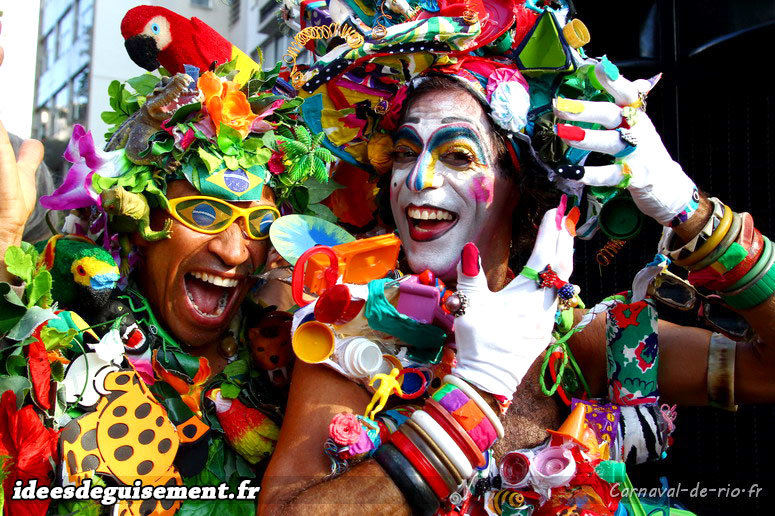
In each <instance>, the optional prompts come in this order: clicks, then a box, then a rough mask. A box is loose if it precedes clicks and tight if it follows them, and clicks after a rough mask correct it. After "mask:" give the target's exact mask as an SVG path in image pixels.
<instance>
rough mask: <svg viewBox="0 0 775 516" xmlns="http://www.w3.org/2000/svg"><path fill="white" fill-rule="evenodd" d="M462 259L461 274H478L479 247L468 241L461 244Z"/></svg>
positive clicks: (472, 275)
mask: <svg viewBox="0 0 775 516" xmlns="http://www.w3.org/2000/svg"><path fill="white" fill-rule="evenodd" d="M460 259H461V260H462V262H463V263H462V266H461V268H462V269H463V274H465V275H466V276H470V277H474V276H476V275H477V274H479V249H478V248H477V247H476V244H474V243H473V242H468V243H467V244H466V245H465V246H463V253H462V255H461V257H460Z"/></svg>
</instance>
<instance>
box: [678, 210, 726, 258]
mask: <svg viewBox="0 0 775 516" xmlns="http://www.w3.org/2000/svg"><path fill="white" fill-rule="evenodd" d="M732 215H733V214H732V210H731V209H729V206H726V205H725V206H724V216H723V217H722V218H721V222H719V225H718V227H717V228H716V231H714V232H713V234H712V235H710V238H708V239H707V240H706V241H705V243H704V244H702V245H701V246H700V248H699V249H697V250H696V251H694V252H693V253H692V254H690V255H689V256H687V257H686V258H684V259H683V260H676V261H675V264H676V265H680V266H681V267H691V266H692V265H694V264H695V263H697V262H699V261H700V260H702V259H703V258H705V257H706V256H708V255H709V254H710V253H711V251H713V250H714V249H715V248H716V247H718V245H719V243H720V242H721V241H722V240H723V239H724V237H725V236H726V234H727V231H729V228H730V226H732Z"/></svg>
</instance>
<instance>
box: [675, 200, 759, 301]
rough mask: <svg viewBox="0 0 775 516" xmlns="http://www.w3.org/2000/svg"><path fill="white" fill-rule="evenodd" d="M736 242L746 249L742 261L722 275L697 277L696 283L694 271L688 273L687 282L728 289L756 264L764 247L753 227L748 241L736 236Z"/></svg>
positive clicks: (714, 288)
mask: <svg viewBox="0 0 775 516" xmlns="http://www.w3.org/2000/svg"><path fill="white" fill-rule="evenodd" d="M746 215H747V214H746ZM751 220H753V219H751ZM741 235H742V231H741ZM737 243H738V244H740V245H741V246H742V247H744V248H745V249H746V250H747V253H746V256H745V258H743V261H741V262H740V263H738V264H737V265H736V266H735V267H734V268H733V269H732V270H731V271H729V272H727V273H726V274H724V275H723V276H718V275H717V274H713V275H711V274H708V276H709V277H698V278H697V279H698V280H699V281H698V282H697V283H695V279H694V278H693V275H694V274H695V273H689V282H691V283H692V284H695V285H699V286H702V287H706V288H709V289H711V290H718V291H722V290H727V289H729V288H730V287H731V286H732V285H734V284H735V283H737V282H738V281H740V279H741V278H742V277H743V276H745V275H746V274H747V273H748V271H750V270H751V268H752V267H753V266H754V265H755V264H756V262H757V260H759V257H760V256H761V254H762V250H763V249H764V238H763V237H762V234H761V233H760V232H759V230H758V229H756V228H753V235H752V238H751V241H750V242H745V241H743V240H742V239H740V238H738V241H737ZM702 272H704V271H699V272H698V273H696V274H697V275H698V276H699V274H701V273H702ZM714 272H715V271H714Z"/></svg>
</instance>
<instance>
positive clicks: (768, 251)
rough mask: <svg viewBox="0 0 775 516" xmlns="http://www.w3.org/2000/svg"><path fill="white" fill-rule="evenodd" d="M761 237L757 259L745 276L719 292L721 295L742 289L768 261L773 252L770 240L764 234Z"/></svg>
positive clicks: (734, 292) (731, 294)
mask: <svg viewBox="0 0 775 516" xmlns="http://www.w3.org/2000/svg"><path fill="white" fill-rule="evenodd" d="M762 239H763V240H764V249H763V250H762V254H761V255H760V256H759V259H758V260H757V261H756V263H755V264H754V265H753V267H751V270H750V271H748V272H747V273H746V275H745V276H743V277H742V278H740V280H739V281H738V282H737V283H735V284H734V285H732V286H731V287H729V288H728V289H727V290H725V291H723V292H721V295H722V296H733V295H735V294H739V293H740V292H742V290H743V289H744V288H745V287H746V286H747V285H748V284H749V283H751V281H753V279H754V278H756V277H757V276H759V273H761V272H762V270H763V269H764V267H765V266H766V265H767V263H769V261H770V258H771V257H772V254H773V252H772V251H773V249H772V248H773V246H772V242H771V241H770V239H769V238H767V237H766V236H762Z"/></svg>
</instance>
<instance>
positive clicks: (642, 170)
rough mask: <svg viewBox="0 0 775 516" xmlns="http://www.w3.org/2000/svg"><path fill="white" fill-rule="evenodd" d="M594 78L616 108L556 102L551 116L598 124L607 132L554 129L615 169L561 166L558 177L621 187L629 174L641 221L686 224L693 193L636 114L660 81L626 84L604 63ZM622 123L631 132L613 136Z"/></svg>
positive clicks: (694, 203) (649, 125) (646, 122)
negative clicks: (611, 158)
mask: <svg viewBox="0 0 775 516" xmlns="http://www.w3.org/2000/svg"><path fill="white" fill-rule="evenodd" d="M594 73H595V76H596V78H597V79H598V81H599V82H600V83H601V84H602V86H603V87H604V88H605V90H606V91H607V92H608V93H610V94H611V95H612V96H613V97H614V99H615V103H613V102H589V101H580V100H571V99H564V98H555V99H554V102H553V106H554V114H555V115H556V116H557V117H558V118H560V119H563V120H570V121H578V122H592V123H597V124H600V125H602V126H603V127H605V128H607V129H609V130H590V129H582V128H580V127H577V126H572V125H567V124H558V125H557V128H556V132H557V135H558V136H559V137H560V138H562V139H563V140H564V141H565V142H566V143H567V144H568V145H570V146H571V147H576V148H578V149H584V150H588V151H593V152H601V153H604V154H611V155H613V156H615V157H617V158H619V159H618V160H617V163H615V164H613V165H606V166H598V167H574V166H562V167H559V168H558V169H557V173H558V174H559V175H560V176H562V177H565V178H567V179H575V180H578V181H580V182H581V183H584V184H586V185H590V186H615V185H621V186H625V185H626V184H627V181H628V180H627V178H626V177H627V172H629V173H630V174H631V175H630V178H629V185H627V186H626V187H627V189H628V190H629V191H630V193H631V194H632V198H633V200H634V201H635V204H636V205H637V206H638V208H639V209H640V210H641V211H642V212H643V213H644V214H645V215H648V216H649V217H651V218H653V219H655V220H656V221H657V222H659V223H660V224H662V225H664V226H668V225H673V226H674V225H677V224H679V223H680V222H683V221H685V220H686V219H687V218H688V217H689V216H691V214H692V213H693V212H694V210H696V209H697V205H698V202H699V194H698V192H697V188H696V186H695V185H694V182H693V181H692V180H691V179H689V177H688V176H687V175H686V174H685V173H684V171H683V170H682V169H681V166H680V165H679V164H678V163H676V162H675V161H673V159H672V158H671V157H670V154H669V153H668V152H667V149H665V146H664V144H663V143H662V140H661V138H660V137H659V134H657V131H656V129H654V124H652V123H651V120H650V119H649V117H648V116H647V115H646V113H645V112H644V111H642V110H640V109H637V106H638V105H640V102H641V96H642V95H646V94H647V93H648V92H649V90H650V89H651V88H652V86H653V85H654V84H656V82H657V80H658V77H657V78H655V79H652V80H651V81H647V80H644V79H640V80H637V81H635V82H630V81H628V80H627V79H625V78H624V77H622V76H621V75H619V71H618V70H617V69H616V67H615V66H614V65H613V64H611V63H610V62H608V61H607V60H604V61H603V62H602V63H599V64H598V65H596V66H595V69H594ZM625 120H628V122H626V123H629V125H630V126H631V127H630V129H626V128H624V129H622V132H619V131H617V130H613V129H615V128H617V127H619V126H620V125H621V124H622V122H623V121H625ZM628 133H629V134H628ZM625 139H629V140H630V143H632V144H634V147H633V146H632V145H629V144H628V143H626V141H625Z"/></svg>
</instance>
